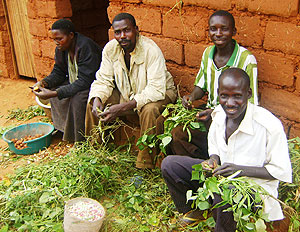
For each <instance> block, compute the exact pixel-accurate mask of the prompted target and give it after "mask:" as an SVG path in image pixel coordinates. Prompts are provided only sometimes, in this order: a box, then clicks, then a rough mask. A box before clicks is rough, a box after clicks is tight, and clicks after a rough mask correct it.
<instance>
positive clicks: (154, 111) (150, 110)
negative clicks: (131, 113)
mask: <svg viewBox="0 0 300 232" xmlns="http://www.w3.org/2000/svg"><path fill="white" fill-rule="evenodd" d="M141 113H142V114H144V115H153V116H155V117H156V118H158V117H159V115H160V110H159V106H158V104H156V102H149V103H147V104H146V105H144V106H143V108H142V109H141Z"/></svg>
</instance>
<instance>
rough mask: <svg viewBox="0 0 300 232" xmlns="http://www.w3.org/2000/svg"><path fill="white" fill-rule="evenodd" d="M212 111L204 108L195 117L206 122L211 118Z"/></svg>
mask: <svg viewBox="0 0 300 232" xmlns="http://www.w3.org/2000/svg"><path fill="white" fill-rule="evenodd" d="M212 112H213V109H206V110H203V111H201V112H198V113H197V115H196V119H197V121H198V122H207V121H208V120H210V119H211V113H212Z"/></svg>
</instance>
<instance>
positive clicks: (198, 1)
mask: <svg viewBox="0 0 300 232" xmlns="http://www.w3.org/2000/svg"><path fill="white" fill-rule="evenodd" d="M184 5H185V6H187V5H195V6H201V7H209V8H213V9H222V10H229V9H231V2H230V0H223V1H220V0H184Z"/></svg>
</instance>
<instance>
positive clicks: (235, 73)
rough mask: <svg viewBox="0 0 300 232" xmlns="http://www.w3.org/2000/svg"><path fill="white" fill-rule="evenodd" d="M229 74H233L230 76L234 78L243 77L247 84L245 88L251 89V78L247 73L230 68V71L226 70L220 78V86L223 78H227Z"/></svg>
mask: <svg viewBox="0 0 300 232" xmlns="http://www.w3.org/2000/svg"><path fill="white" fill-rule="evenodd" d="M229 74H231V75H230V76H232V77H242V78H243V81H244V83H245V87H246V88H247V89H249V88H250V77H249V75H248V73H246V72H245V71H244V70H243V69H240V68H229V69H226V70H225V71H224V72H222V73H221V75H220V77H219V80H218V85H219V86H220V81H221V79H222V78H223V76H225V75H226V76H227V75H229Z"/></svg>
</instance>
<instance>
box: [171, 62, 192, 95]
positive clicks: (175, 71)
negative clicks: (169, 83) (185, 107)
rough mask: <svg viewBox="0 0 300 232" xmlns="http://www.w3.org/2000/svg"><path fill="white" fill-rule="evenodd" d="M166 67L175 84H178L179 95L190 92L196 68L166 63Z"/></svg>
mask: <svg viewBox="0 0 300 232" xmlns="http://www.w3.org/2000/svg"><path fill="white" fill-rule="evenodd" d="M167 68H168V70H169V72H170V73H171V74H172V76H173V78H174V82H175V85H176V86H177V85H179V90H180V95H181V96H183V95H185V94H188V93H191V92H192V90H193V89H194V82H195V78H196V75H197V72H198V70H197V69H192V68H188V67H182V66H179V65H176V64H170V63H167Z"/></svg>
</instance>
